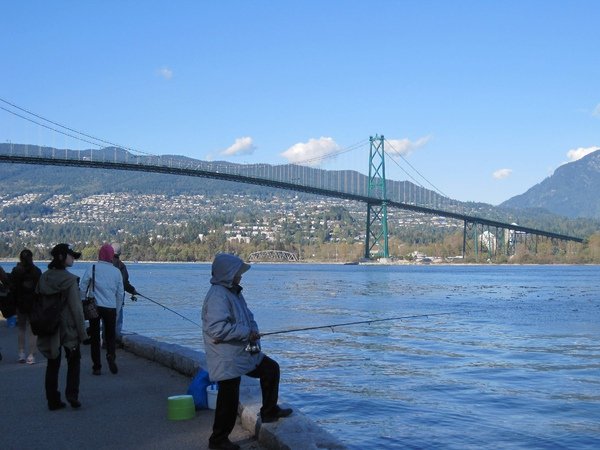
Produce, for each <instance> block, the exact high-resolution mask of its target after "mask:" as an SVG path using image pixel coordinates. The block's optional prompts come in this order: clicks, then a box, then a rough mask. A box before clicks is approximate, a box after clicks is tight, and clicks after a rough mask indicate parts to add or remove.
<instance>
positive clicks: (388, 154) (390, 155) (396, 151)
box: [385, 139, 448, 197]
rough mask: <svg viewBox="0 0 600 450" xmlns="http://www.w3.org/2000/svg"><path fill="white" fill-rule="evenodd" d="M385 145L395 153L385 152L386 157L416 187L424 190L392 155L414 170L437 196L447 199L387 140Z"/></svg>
mask: <svg viewBox="0 0 600 450" xmlns="http://www.w3.org/2000/svg"><path fill="white" fill-rule="evenodd" d="M385 142H386V144H387V145H388V146H389V147H391V148H392V149H393V150H394V152H395V153H390V152H387V153H386V155H387V156H388V157H389V158H390V159H391V160H392V161H393V162H394V164H396V165H397V166H398V167H399V168H400V170H402V171H403V172H404V173H405V174H406V175H407V176H408V177H410V179H411V180H413V181H414V182H415V183H416V184H417V185H419V186H420V187H422V188H424V187H425V186H423V185H422V184H421V182H419V181H418V180H417V179H416V178H414V177H413V176H412V175H411V174H410V173H408V172H407V171H406V170H405V169H404V168H403V167H402V166H401V165H400V164H399V163H398V161H396V159H395V158H394V155H395V154H396V155H398V156H400V158H402V160H403V161H404V162H405V163H406V164H407V165H408V166H409V167H410V168H411V169H412V170H414V171H415V172H416V173H417V174H418V175H419V176H420V177H421V178H422V179H423V180H425V182H426V183H427V184H428V185H430V186H431V187H432V188H433V189H434V190H435V191H436V192H437V193H438V194H440V195H442V196H444V197H448V196H447V195H446V194H445V193H444V192H442V191H441V190H440V189H438V187H437V186H436V185H434V184H433V183H432V182H431V181H429V180H428V179H427V178H426V177H425V176H424V175H423V174H422V173H421V172H419V171H418V170H417V169H416V168H415V167H414V166H413V165H412V164H411V163H410V162H408V160H407V159H406V158H405V157H404V156H402V153H400V151H399V150H397V149H396V148H395V147H394V145H393V144H392V143H391V142H390V141H388V140H387V139H386V140H385Z"/></svg>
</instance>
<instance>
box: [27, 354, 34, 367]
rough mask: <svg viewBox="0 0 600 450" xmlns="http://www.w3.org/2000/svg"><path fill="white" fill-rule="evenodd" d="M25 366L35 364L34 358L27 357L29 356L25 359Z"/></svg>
mask: <svg viewBox="0 0 600 450" xmlns="http://www.w3.org/2000/svg"><path fill="white" fill-rule="evenodd" d="M27 364H30V365H31V364H35V356H33V355H29V356H28V357H27Z"/></svg>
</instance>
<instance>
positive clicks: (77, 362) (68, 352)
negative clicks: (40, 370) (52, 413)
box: [45, 345, 81, 405]
mask: <svg viewBox="0 0 600 450" xmlns="http://www.w3.org/2000/svg"><path fill="white" fill-rule="evenodd" d="M65 358H66V359H67V386H66V388H65V396H66V397H67V399H68V400H77V399H78V397H79V373H80V368H81V352H80V351H79V345H77V346H76V347H75V348H72V349H69V348H67V347H65ZM60 359H61V350H60V349H59V350H58V358H55V359H48V365H47V366H46V379H45V387H46V399H47V400H48V404H49V405H56V404H57V403H60V392H59V390H58V372H59V370H60Z"/></svg>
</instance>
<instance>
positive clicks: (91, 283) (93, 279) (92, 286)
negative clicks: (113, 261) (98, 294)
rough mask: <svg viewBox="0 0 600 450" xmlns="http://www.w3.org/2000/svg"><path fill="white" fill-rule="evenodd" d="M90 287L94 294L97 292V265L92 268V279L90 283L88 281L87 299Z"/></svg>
mask: <svg viewBox="0 0 600 450" xmlns="http://www.w3.org/2000/svg"><path fill="white" fill-rule="evenodd" d="M90 286H91V288H92V293H93V292H95V290H96V264H94V265H93V266H92V278H90V281H88V285H87V289H86V290H85V295H86V297H87V296H88V294H89V292H90ZM92 297H93V296H92Z"/></svg>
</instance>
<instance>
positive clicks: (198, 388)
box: [187, 369, 210, 410]
mask: <svg viewBox="0 0 600 450" xmlns="http://www.w3.org/2000/svg"><path fill="white" fill-rule="evenodd" d="M209 385H210V378H209V376H208V372H207V371H206V370H204V369H200V370H199V371H198V373H197V374H196V376H195V377H194V379H193V380H192V382H191V383H190V387H189V388H188V391H187V393H188V395H191V396H192V397H194V406H195V407H196V410H198V409H207V408H208V400H207V398H206V388H207V387H208V386H209Z"/></svg>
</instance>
